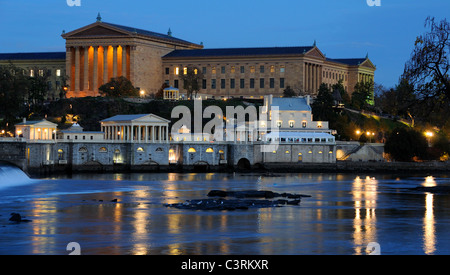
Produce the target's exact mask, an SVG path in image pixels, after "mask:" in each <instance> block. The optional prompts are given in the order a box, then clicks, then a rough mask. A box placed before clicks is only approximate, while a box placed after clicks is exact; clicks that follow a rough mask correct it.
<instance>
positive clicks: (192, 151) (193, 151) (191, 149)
mask: <svg viewBox="0 0 450 275" xmlns="http://www.w3.org/2000/svg"><path fill="white" fill-rule="evenodd" d="M196 152H197V151H196V150H195V149H194V148H192V147H191V148H189V150H188V153H196Z"/></svg>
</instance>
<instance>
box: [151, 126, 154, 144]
mask: <svg viewBox="0 0 450 275" xmlns="http://www.w3.org/2000/svg"><path fill="white" fill-rule="evenodd" d="M151 127H152V128H151V129H152V142H153V143H155V126H151Z"/></svg>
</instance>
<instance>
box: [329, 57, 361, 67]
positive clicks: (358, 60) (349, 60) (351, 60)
mask: <svg viewBox="0 0 450 275" xmlns="http://www.w3.org/2000/svg"><path fill="white" fill-rule="evenodd" d="M366 60H367V58H327V61H331V62H336V63H342V64H346V65H350V66H356V65H360V64H361V63H363V62H364V61H366Z"/></svg>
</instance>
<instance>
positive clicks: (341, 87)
mask: <svg viewBox="0 0 450 275" xmlns="http://www.w3.org/2000/svg"><path fill="white" fill-rule="evenodd" d="M343 82H344V80H342V79H339V81H338V82H337V83H336V84H334V85H333V86H331V91H335V90H338V91H339V93H340V94H341V97H342V100H343V101H344V102H343V103H344V104H350V103H351V99H350V96H349V95H348V93H347V91H346V90H345V88H344V85H343V84H342V83H343Z"/></svg>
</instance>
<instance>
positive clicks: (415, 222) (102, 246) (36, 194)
mask: <svg viewBox="0 0 450 275" xmlns="http://www.w3.org/2000/svg"><path fill="white" fill-rule="evenodd" d="M436 185H450V179H448V178H447V177H446V176H445V175H444V176H443V175H414V176H411V175H381V174H373V175H370V174H364V173H362V174H359V175H356V174H308V173H302V174H275V176H273V175H270V176H265V175H263V174H243V173H231V174H221V173H206V174H195V173H185V174H176V173H159V174H145V173H136V174H81V175H73V176H72V177H71V178H68V177H63V176H58V177H50V178H42V179H29V178H28V177H26V176H24V175H23V174H21V171H17V169H15V168H11V167H9V168H5V167H3V169H2V167H0V254H14V255H23V254H25V255H28V254H52V255H53V254H62V255H67V254H69V253H71V251H68V250H67V245H68V244H69V243H72V242H76V243H78V244H79V252H80V253H81V254H86V255H89V254H107V255H111V254H114V255H117V254H120V255H123V254H125V255H129V254H131V255H138V254H139V255H304V254H308V255H311V254H313V255H317V254H319V255H322V254H326V255H355V254H356V255H359V254H363V255H365V254H367V253H368V252H367V250H366V249H367V246H368V245H369V244H370V243H376V245H377V246H375V247H377V252H379V253H380V254H382V255H405V254H407V255H408V254H409V255H411V254H413V255H423V254H450V234H449V230H450V195H439V194H431V193H424V192H416V191H413V190H411V189H412V188H414V187H417V186H436ZM211 189H222V190H248V189H258V190H270V191H274V192H279V193H283V192H287V193H298V194H306V195H311V197H309V198H302V201H301V203H300V205H299V206H294V205H286V206H283V207H276V208H264V209H248V210H235V211H192V210H182V209H175V208H168V207H166V206H164V204H166V203H178V202H185V201H186V200H190V199H202V198H206V194H207V193H208V192H209V191H210V190H211ZM114 199H117V202H111V200H114ZM13 212H14V213H20V214H21V215H22V216H25V217H26V219H30V220H32V221H31V222H26V223H19V224H17V223H13V222H10V221H9V220H8V219H9V217H10V213H13Z"/></svg>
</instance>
